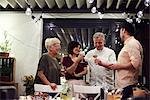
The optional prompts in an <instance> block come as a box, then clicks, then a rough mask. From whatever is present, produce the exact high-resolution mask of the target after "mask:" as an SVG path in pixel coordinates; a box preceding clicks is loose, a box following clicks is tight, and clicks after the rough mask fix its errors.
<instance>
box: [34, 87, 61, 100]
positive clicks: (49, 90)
mask: <svg viewBox="0 0 150 100" xmlns="http://www.w3.org/2000/svg"><path fill="white" fill-rule="evenodd" d="M34 91H35V92H46V93H56V95H55V96H54V97H53V98H57V97H58V96H59V94H60V93H61V91H62V86H61V85H57V88H56V89H55V90H53V89H51V87H50V86H49V85H42V84H34Z"/></svg>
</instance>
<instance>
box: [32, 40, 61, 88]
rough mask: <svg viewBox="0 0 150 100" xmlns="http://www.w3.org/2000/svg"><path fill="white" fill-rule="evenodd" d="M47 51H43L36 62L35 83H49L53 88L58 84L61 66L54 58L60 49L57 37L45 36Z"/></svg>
mask: <svg viewBox="0 0 150 100" xmlns="http://www.w3.org/2000/svg"><path fill="white" fill-rule="evenodd" d="M45 47H46V49H47V51H48V52H47V53H44V54H43V55H42V56H41V58H40V60H39V63H38V68H37V73H36V76H35V84H45V85H49V86H50V87H51V88H52V89H53V90H55V89H56V88H57V85H58V84H60V73H61V66H60V65H59V62H58V60H57V59H56V56H57V54H58V53H59V51H60V49H61V45H60V40H59V39H58V38H47V39H46V40H45Z"/></svg>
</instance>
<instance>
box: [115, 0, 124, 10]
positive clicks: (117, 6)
mask: <svg viewBox="0 0 150 100" xmlns="http://www.w3.org/2000/svg"><path fill="white" fill-rule="evenodd" d="M122 1H123V0H118V2H117V5H116V9H119V7H120V5H121V4H122Z"/></svg>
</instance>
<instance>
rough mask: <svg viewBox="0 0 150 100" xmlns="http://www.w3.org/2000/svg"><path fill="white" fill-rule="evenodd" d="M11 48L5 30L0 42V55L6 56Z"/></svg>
mask: <svg viewBox="0 0 150 100" xmlns="http://www.w3.org/2000/svg"><path fill="white" fill-rule="evenodd" d="M10 50H11V42H10V40H9V39H8V34H7V31H4V41H2V42H1V43H0V57H8V56H9V52H10Z"/></svg>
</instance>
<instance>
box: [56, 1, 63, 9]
mask: <svg viewBox="0 0 150 100" xmlns="http://www.w3.org/2000/svg"><path fill="white" fill-rule="evenodd" d="M55 2H56V4H57V6H58V8H62V7H63V6H64V5H65V0H55Z"/></svg>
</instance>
